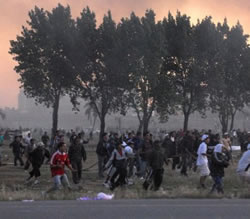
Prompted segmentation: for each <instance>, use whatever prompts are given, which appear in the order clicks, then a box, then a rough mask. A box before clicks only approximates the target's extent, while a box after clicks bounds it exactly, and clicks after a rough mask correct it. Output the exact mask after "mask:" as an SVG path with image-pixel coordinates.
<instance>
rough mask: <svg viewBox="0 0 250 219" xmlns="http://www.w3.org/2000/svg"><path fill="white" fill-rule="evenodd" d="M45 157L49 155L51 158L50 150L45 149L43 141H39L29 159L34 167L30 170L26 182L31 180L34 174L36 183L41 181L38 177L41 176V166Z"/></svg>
mask: <svg viewBox="0 0 250 219" xmlns="http://www.w3.org/2000/svg"><path fill="white" fill-rule="evenodd" d="M45 157H47V158H48V159H49V158H50V154H49V151H48V150H47V149H45V145H44V144H43V142H39V143H38V144H37V147H36V148H35V149H34V150H33V151H32V152H30V154H29V159H30V162H31V164H32V168H33V169H32V170H31V171H30V172H29V174H30V176H29V178H28V179H27V180H26V182H29V181H30V180H31V179H32V178H33V176H34V177H35V181H34V185H36V184H38V183H39V181H38V177H40V176H41V173H40V168H41V166H42V164H43V162H44V159H45Z"/></svg>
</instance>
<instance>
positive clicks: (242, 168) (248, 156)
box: [236, 144, 250, 183]
mask: <svg viewBox="0 0 250 219" xmlns="http://www.w3.org/2000/svg"><path fill="white" fill-rule="evenodd" d="M249 167H250V144H248V145H247V151H246V152H244V154H243V155H242V157H241V158H240V160H239V163H238V167H237V170H236V172H237V174H238V176H239V177H240V179H241V180H242V181H243V182H247V183H250V169H249Z"/></svg>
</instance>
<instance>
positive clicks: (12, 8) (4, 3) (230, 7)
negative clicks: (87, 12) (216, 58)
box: [0, 0, 250, 107]
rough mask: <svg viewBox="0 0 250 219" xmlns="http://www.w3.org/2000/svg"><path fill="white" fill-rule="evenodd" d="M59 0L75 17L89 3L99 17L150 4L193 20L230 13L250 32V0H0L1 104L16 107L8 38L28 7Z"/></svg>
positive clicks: (229, 16)
mask: <svg viewBox="0 0 250 219" xmlns="http://www.w3.org/2000/svg"><path fill="white" fill-rule="evenodd" d="M58 3H61V4H63V5H66V4H69V5H70V6H71V10H72V14H73V16H74V17H76V16H78V15H79V14H80V11H81V10H82V8H83V7H86V6H87V5H88V6H90V8H91V10H94V11H95V13H96V15H97V19H98V20H100V19H101V18H102V16H103V14H104V13H105V12H107V11H108V9H110V10H111V11H112V14H113V17H114V19H115V20H119V19H120V18H121V17H123V16H129V14H130V12H131V11H135V12H136V14H137V15H140V16H141V15H143V14H144V12H145V10H146V9H148V8H152V9H153V10H154V11H155V12H156V15H157V18H158V19H161V18H162V17H164V16H166V15H167V13H168V11H171V12H172V13H173V14H175V12H176V10H177V9H178V10H180V11H181V12H182V13H186V14H187V15H189V16H191V18H192V21H193V22H195V21H196V20H197V19H198V18H200V19H202V18H204V17H205V16H206V15H211V16H212V17H213V19H214V21H215V22H217V21H223V19H224V17H227V19H228V21H229V24H230V25H233V24H235V23H236V22H237V21H238V20H239V21H240V23H241V24H242V25H243V27H244V30H245V32H246V33H250V1H249V0H220V1H218V0H0V27H1V35H0V66H1V70H0V107H16V106H17V94H18V92H19V83H18V82H17V79H18V75H17V74H16V73H15V72H14V70H13V68H14V66H15V62H14V61H13V60H12V57H11V56H10V55H9V54H8V50H9V46H10V45H9V40H12V39H15V38H16V35H17V34H19V33H20V30H21V26H22V25H26V22H25V21H26V20H27V19H28V11H30V10H31V9H33V8H34V6H35V5H37V6H38V7H43V8H45V9H47V10H50V9H51V8H53V7H55V6H56V5H57V4H58Z"/></svg>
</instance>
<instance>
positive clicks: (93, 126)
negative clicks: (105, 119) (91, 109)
mask: <svg viewBox="0 0 250 219" xmlns="http://www.w3.org/2000/svg"><path fill="white" fill-rule="evenodd" d="M96 118H97V116H95V117H94V122H93V125H92V129H91V130H92V132H93V131H94V128H95V123H96Z"/></svg>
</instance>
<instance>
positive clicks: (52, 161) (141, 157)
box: [0, 130, 250, 193]
mask: <svg viewBox="0 0 250 219" xmlns="http://www.w3.org/2000/svg"><path fill="white" fill-rule="evenodd" d="M235 136H237V140H238V142H239V144H240V146H241V151H242V157H241V159H240V160H239V163H238V167H237V170H236V171H237V174H238V175H239V177H240V178H241V179H242V180H243V181H247V182H250V171H248V170H249V167H250V133H247V132H237V133H236V132H235V133H234V132H233V135H232V136H230V135H229V133H224V134H223V136H222V138H220V135H219V134H213V133H212V131H211V130H209V131H207V132H205V131H204V132H198V131H197V130H194V131H186V132H183V131H182V130H180V131H172V132H169V133H165V136H164V137H163V138H162V140H159V139H156V138H155V137H154V136H153V135H152V134H151V133H150V132H145V133H143V134H142V133H141V132H137V133H135V132H133V131H132V132H128V133H126V134H123V135H119V134H118V133H112V132H111V133H109V134H108V133H103V134H102V136H101V139H100V141H99V142H98V144H97V147H96V154H97V161H98V162H97V166H98V177H99V178H100V179H101V180H103V185H104V186H105V187H107V188H109V189H110V190H114V189H115V188H117V187H119V186H125V185H131V184H133V183H134V182H133V179H135V177H137V178H139V179H140V180H141V181H142V187H143V188H144V189H145V190H148V189H150V190H154V191H157V190H159V189H160V187H161V184H162V181H163V176H164V166H165V165H170V166H171V169H172V170H176V169H179V170H180V174H181V175H182V176H184V177H188V175H189V172H190V171H195V172H196V171H197V170H198V172H199V175H200V180H199V188H200V189H206V179H207V178H208V176H211V177H212V179H213V182H214V184H213V186H212V188H211V189H210V192H211V193H213V192H215V191H217V192H218V193H224V189H223V177H224V174H225V171H224V169H225V168H227V167H228V166H229V165H230V163H232V162H233V156H232V142H233V141H234V140H235V139H234V138H235ZM65 137H68V141H69V145H68V146H67V143H66V139H65ZM0 140H1V139H0ZM88 142H89V139H87V140H86V139H85V133H84V132H79V133H76V132H75V131H73V130H72V131H71V132H70V134H68V135H67V136H65V135H64V134H62V133H61V132H60V131H57V132H56V134H55V137H54V138H52V139H50V137H49V136H48V134H47V133H46V132H45V133H44V134H43V135H42V136H41V141H39V142H37V141H36V140H35V139H34V138H32V135H31V133H28V134H27V136H25V137H23V136H20V135H18V136H15V137H14V140H13V142H11V144H10V147H11V148H12V151H13V155H14V165H15V166H17V164H18V163H19V164H20V166H23V168H24V170H25V171H28V170H29V169H30V166H32V168H31V170H30V171H29V176H28V178H27V180H26V182H27V183H29V182H30V181H31V180H32V179H33V178H35V179H34V184H38V183H39V180H38V179H39V177H40V176H41V172H40V168H41V166H42V165H43V164H44V163H45V164H49V165H50V169H51V175H52V177H53V181H54V185H53V187H52V188H51V189H50V190H49V191H48V192H50V191H53V190H57V189H60V188H61V187H62V186H65V187H67V188H69V189H71V186H70V183H69V179H68V177H67V175H66V173H65V166H67V167H68V168H69V169H70V170H71V172H72V181H73V183H74V184H76V185H77V184H79V183H80V182H81V180H82V168H83V165H82V164H83V162H85V161H86V159H87V153H86V150H85V145H86V144H88ZM23 155H24V157H25V159H26V160H25V162H24V161H23Z"/></svg>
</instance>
